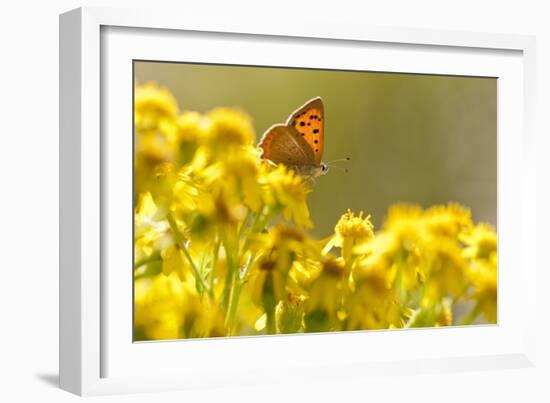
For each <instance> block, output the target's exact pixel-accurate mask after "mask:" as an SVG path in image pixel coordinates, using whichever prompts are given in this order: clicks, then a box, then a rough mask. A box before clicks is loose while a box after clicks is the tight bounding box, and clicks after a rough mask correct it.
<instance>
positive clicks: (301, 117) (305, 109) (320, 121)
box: [286, 97, 325, 165]
mask: <svg viewBox="0 0 550 403" xmlns="http://www.w3.org/2000/svg"><path fill="white" fill-rule="evenodd" d="M324 120H325V112H324V108H323V100H322V99H321V98H320V97H317V98H313V99H312V100H310V101H308V102H306V103H305V104H304V106H302V107H301V108H299V109H298V110H296V111H295V112H294V113H292V115H290V117H289V118H288V120H287V121H286V124H287V126H289V127H292V128H294V129H296V130H297V131H298V132H299V133H300V135H301V136H302V138H303V139H304V140H305V141H306V142H307V143H308V144H309V145H310V147H311V149H312V151H313V153H314V155H315V161H316V163H317V165H319V164H320V163H321V159H322V158H323V151H324V147H325V122H324Z"/></svg>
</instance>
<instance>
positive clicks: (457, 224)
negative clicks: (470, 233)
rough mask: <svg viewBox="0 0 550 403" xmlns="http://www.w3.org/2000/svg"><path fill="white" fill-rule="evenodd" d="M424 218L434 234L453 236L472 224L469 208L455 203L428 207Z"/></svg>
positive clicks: (429, 229)
mask: <svg viewBox="0 0 550 403" xmlns="http://www.w3.org/2000/svg"><path fill="white" fill-rule="evenodd" d="M424 220H425V225H426V227H427V229H428V231H430V233H431V234H432V235H434V236H446V237H453V238H455V237H457V236H458V235H459V234H460V233H461V232H462V231H464V230H466V229H468V228H470V227H471V226H472V219H471V214H470V210H469V209H467V208H465V207H464V206H461V205H460V204H457V203H449V204H447V205H446V206H433V207H430V208H429V209H427V210H426V211H425V213H424Z"/></svg>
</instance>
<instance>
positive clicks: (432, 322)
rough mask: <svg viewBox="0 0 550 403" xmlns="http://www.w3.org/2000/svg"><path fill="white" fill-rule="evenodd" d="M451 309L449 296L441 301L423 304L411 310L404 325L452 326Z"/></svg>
mask: <svg viewBox="0 0 550 403" xmlns="http://www.w3.org/2000/svg"><path fill="white" fill-rule="evenodd" d="M452 324H453V311H452V303H451V299H450V298H444V299H443V300H441V302H435V303H430V304H423V305H422V306H421V307H420V308H418V309H415V310H412V312H411V314H410V315H409V318H408V321H407V324H406V327H409V328H410V327H440V326H452Z"/></svg>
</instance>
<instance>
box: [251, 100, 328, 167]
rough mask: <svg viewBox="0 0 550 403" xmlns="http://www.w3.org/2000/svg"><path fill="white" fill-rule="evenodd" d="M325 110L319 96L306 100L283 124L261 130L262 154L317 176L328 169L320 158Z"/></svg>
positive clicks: (266, 158)
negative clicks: (263, 131)
mask: <svg viewBox="0 0 550 403" xmlns="http://www.w3.org/2000/svg"><path fill="white" fill-rule="evenodd" d="M324 119H325V113H324V107H323V100H322V99H321V97H316V98H313V99H311V100H309V101H307V102H306V103H305V104H304V105H303V106H301V107H300V108H298V109H297V110H296V111H294V112H292V114H291V115H290V116H289V117H288V119H287V121H286V123H285V124H281V123H279V124H275V125H273V126H271V127H270V128H269V129H267V131H266V132H265V133H264V135H263V136H262V138H261V139H260V143H259V147H260V148H261V149H262V153H261V158H262V159H265V160H268V161H269V162H271V163H273V164H275V165H278V164H284V165H286V166H287V167H289V168H291V169H293V170H294V171H296V172H297V173H299V174H300V175H302V176H304V177H307V178H316V177H318V176H321V175H325V174H326V173H327V172H328V165H327V164H325V163H324V162H322V161H321V160H322V158H323V150H324V145H325V141H324V136H325V124H324Z"/></svg>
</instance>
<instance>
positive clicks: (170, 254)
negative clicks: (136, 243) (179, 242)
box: [161, 245, 190, 281]
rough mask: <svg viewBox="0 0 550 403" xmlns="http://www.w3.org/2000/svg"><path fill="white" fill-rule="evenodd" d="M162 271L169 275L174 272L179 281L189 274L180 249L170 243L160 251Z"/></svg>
mask: <svg viewBox="0 0 550 403" xmlns="http://www.w3.org/2000/svg"><path fill="white" fill-rule="evenodd" d="M161 256H162V272H163V273H164V274H165V275H167V276H169V275H170V274H171V273H176V274H177V275H178V277H179V279H180V280H181V281H184V280H185V278H186V277H187V276H188V275H189V272H190V270H189V267H188V264H187V262H186V260H185V259H184V258H183V256H182V252H181V250H180V249H179V248H178V247H177V246H176V245H171V246H169V247H168V248H167V249H165V250H163V251H162V252H161Z"/></svg>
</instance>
